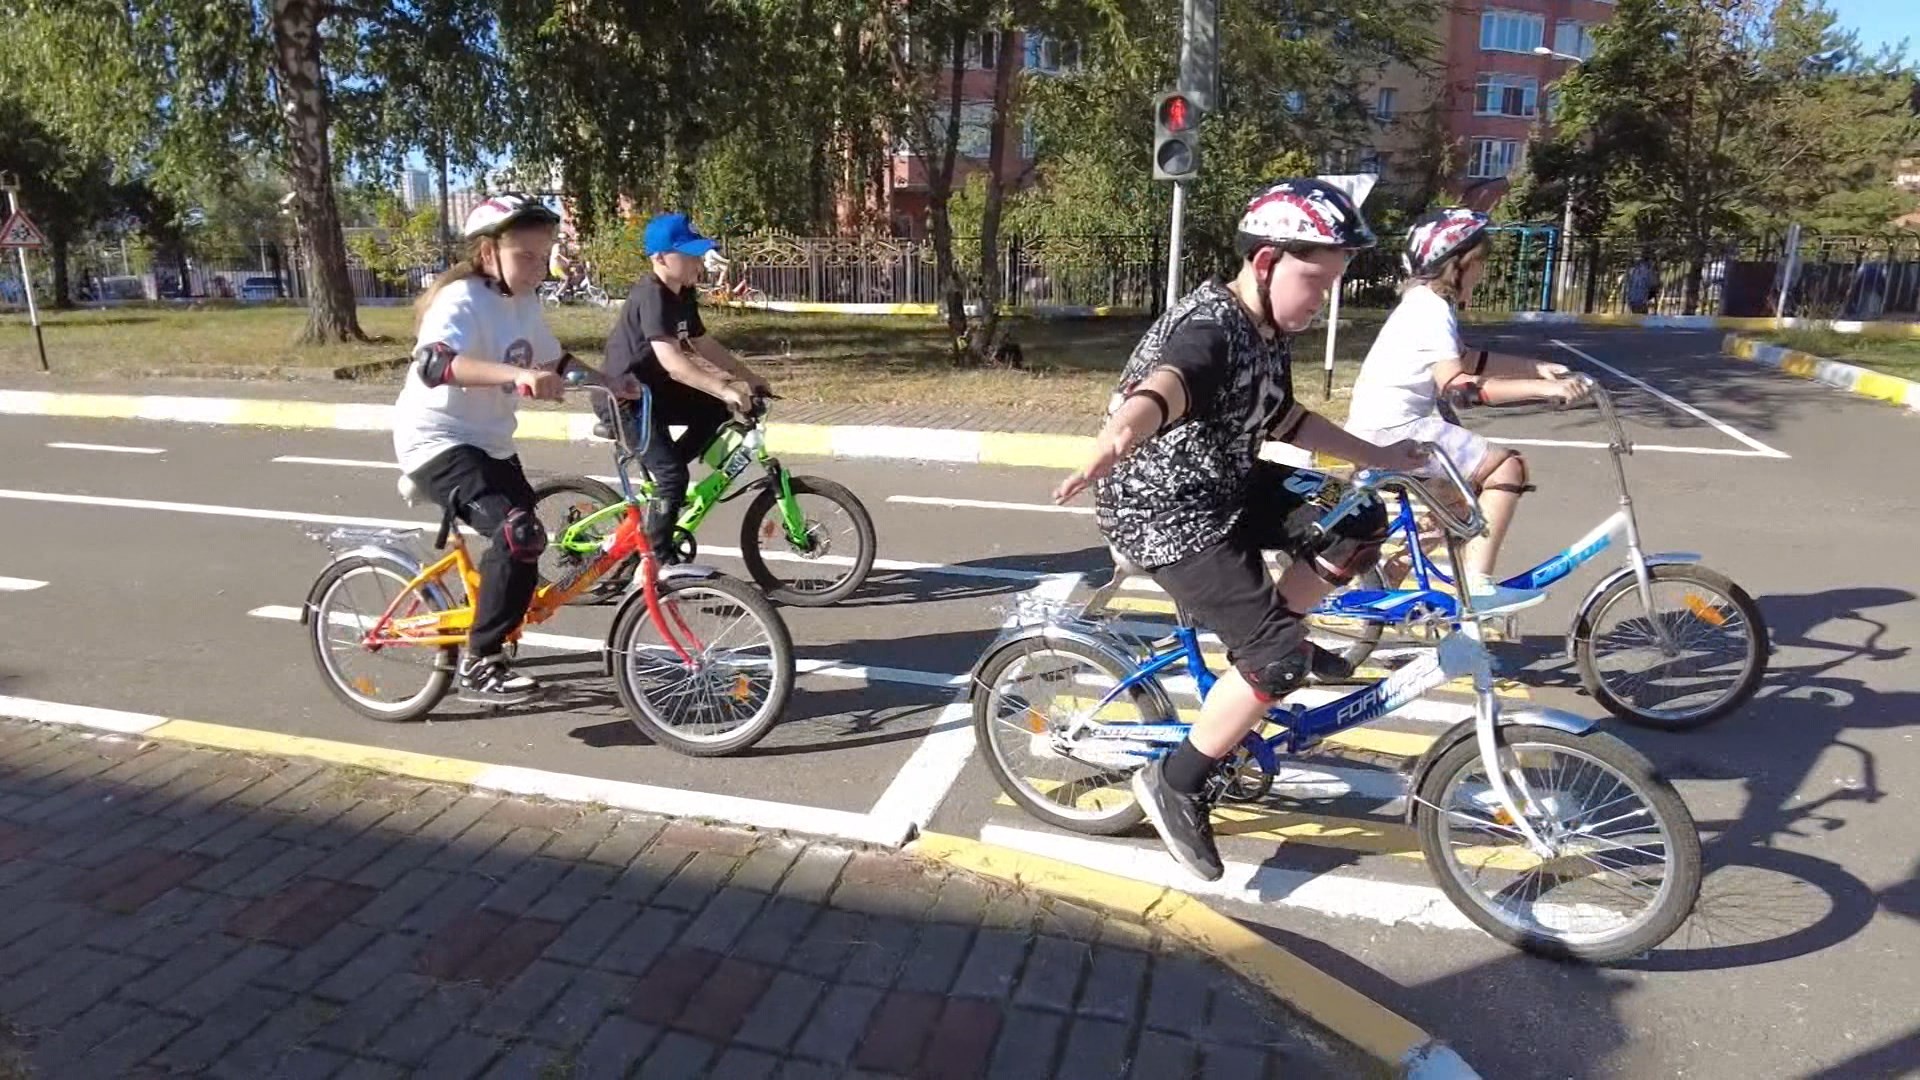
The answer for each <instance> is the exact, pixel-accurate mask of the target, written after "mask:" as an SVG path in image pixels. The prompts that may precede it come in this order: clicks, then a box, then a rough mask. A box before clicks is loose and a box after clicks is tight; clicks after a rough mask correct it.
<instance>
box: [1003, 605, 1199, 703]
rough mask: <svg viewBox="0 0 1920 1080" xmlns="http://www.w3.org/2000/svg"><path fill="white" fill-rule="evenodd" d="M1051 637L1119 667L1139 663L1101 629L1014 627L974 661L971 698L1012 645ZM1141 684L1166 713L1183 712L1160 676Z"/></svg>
mask: <svg viewBox="0 0 1920 1080" xmlns="http://www.w3.org/2000/svg"><path fill="white" fill-rule="evenodd" d="M1051 641H1071V642H1073V643H1074V644H1076V645H1082V646H1085V647H1086V648H1088V649H1091V650H1093V651H1094V652H1096V653H1098V654H1099V655H1100V656H1101V657H1102V658H1103V659H1105V660H1106V661H1107V662H1108V663H1110V664H1112V665H1113V666H1114V669H1115V670H1116V671H1132V670H1134V669H1135V668H1136V667H1138V666H1139V665H1138V664H1137V663H1136V662H1135V661H1134V659H1133V657H1132V656H1130V655H1128V654H1127V650H1125V649H1124V648H1121V647H1120V645H1119V644H1118V643H1116V642H1114V641H1112V640H1110V639H1108V638H1107V637H1106V636H1105V635H1102V634H1099V633H1095V632H1089V631H1088V630H1082V629H1078V628H1075V627H1068V626H1059V625H1046V626H1020V627H1014V628H1012V629H1009V630H1005V631H1002V632H1001V634H1000V636H999V637H997V638H995V639H994V641H993V643H992V644H990V645H988V646H987V647H986V649H985V650H983V651H982V652H981V653H980V659H979V660H976V661H975V662H974V665H973V670H971V671H969V672H967V697H968V700H972V699H973V698H974V697H975V696H976V695H977V694H978V693H979V692H980V690H981V688H982V685H983V684H982V683H981V681H980V676H981V675H982V673H984V672H985V671H986V669H987V668H988V667H989V666H990V665H992V664H993V662H994V661H995V660H997V659H999V657H1000V655H1001V654H1002V653H1005V652H1007V651H1008V650H1010V649H1017V648H1021V647H1022V646H1030V645H1033V644H1034V643H1036V642H1040V643H1045V642H1051ZM1139 686H1140V688H1141V690H1143V691H1144V692H1145V693H1146V694H1147V696H1148V698H1149V699H1150V700H1151V702H1152V704H1153V708H1154V710H1155V711H1156V712H1158V713H1160V714H1161V715H1162V716H1178V715H1179V713H1178V712H1177V711H1176V710H1175V709H1174V706H1173V699H1172V698H1171V697H1170V696H1168V694H1167V691H1166V688H1165V687H1164V686H1161V685H1160V680H1159V679H1148V680H1146V681H1144V682H1142V683H1140V684H1139Z"/></svg>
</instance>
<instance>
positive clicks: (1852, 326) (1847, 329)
mask: <svg viewBox="0 0 1920 1080" xmlns="http://www.w3.org/2000/svg"><path fill="white" fill-rule="evenodd" d="M1468 321H1470V322H1475V323H1481V322H1485V323H1520V324H1523V325H1533V326H1572V325H1579V326H1637V327H1641V328H1643V329H1648V330H1747V331H1767V330H1830V331H1832V332H1834V333H1836V334H1878V335H1883V336H1887V337H1913V338H1920V323H1907V322H1860V321H1856V320H1850V319H1769V318H1735V317H1731V316H1725V315H1580V314H1575V313H1572V312H1564V311H1517V312H1510V313H1507V314H1504V315H1500V316H1497V317H1489V318H1486V319H1484V320H1483V319H1476V318H1472V317H1469V320H1468Z"/></svg>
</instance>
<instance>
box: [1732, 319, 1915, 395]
mask: <svg viewBox="0 0 1920 1080" xmlns="http://www.w3.org/2000/svg"><path fill="white" fill-rule="evenodd" d="M1720 351H1722V352H1724V353H1726V354H1727V355H1728V356H1732V357H1735V358H1738V359H1741V360H1751V361H1753V362H1754V363H1756V364H1764V365H1766V366H1767V367H1770V368H1775V369H1777V370H1780V371H1784V372H1786V373H1787V374H1789V375H1797V376H1799V377H1800V378H1802V379H1811V380H1813V381H1814V382H1821V383H1825V384H1827V385H1828V386H1831V387H1833V388H1834V389H1836V390H1844V391H1846V392H1847V393H1849V394H1853V395H1855V396H1858V397H1864V398H1872V399H1874V400H1875V401H1884V402H1888V403H1889V404H1893V405H1904V406H1906V407H1907V408H1908V409H1911V410H1913V411H1915V412H1920V382H1914V381H1912V380H1910V379H1902V378H1899V377H1897V376H1893V375H1888V374H1885V373H1883V372H1878V371H1870V370H1868V369H1866V368H1863V367H1856V366H1854V365H1853V364H1843V363H1841V362H1840V361H1838V360H1828V359H1826V358H1824V357H1819V356H1815V355H1813V354H1812V353H1803V352H1800V351H1798V350H1795V349H1789V348H1787V347H1786V346H1784V345H1769V344H1767V343H1766V342H1764V341H1758V340H1755V339H1753V338H1747V337H1741V336H1740V335H1739V334H1728V335H1727V338H1726V340H1725V341H1723V342H1722V343H1721V345H1720Z"/></svg>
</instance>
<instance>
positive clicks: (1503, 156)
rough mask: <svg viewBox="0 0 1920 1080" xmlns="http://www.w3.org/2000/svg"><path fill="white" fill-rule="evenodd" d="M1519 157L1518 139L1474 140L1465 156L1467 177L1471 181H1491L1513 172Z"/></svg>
mask: <svg viewBox="0 0 1920 1080" xmlns="http://www.w3.org/2000/svg"><path fill="white" fill-rule="evenodd" d="M1519 157H1520V140H1518V139H1475V140H1473V149H1472V152H1471V153H1469V154H1468V155H1467V176H1468V178H1470V179H1473V180H1493V179H1497V178H1499V177H1502V176H1505V175H1507V174H1508V173H1511V172H1512V171H1513V167H1514V165H1515V164H1517V163H1518V161H1519Z"/></svg>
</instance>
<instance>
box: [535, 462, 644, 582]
mask: <svg viewBox="0 0 1920 1080" xmlns="http://www.w3.org/2000/svg"><path fill="white" fill-rule="evenodd" d="M620 501H621V499H620V493H619V492H617V491H615V490H613V489H612V488H610V487H608V486H607V485H605V484H603V483H601V482H600V481H598V480H595V479H593V478H592V477H588V476H557V477H554V478H552V479H549V480H542V481H541V482H540V483H539V484H537V485H535V486H534V489H533V516H534V517H536V518H538V519H539V520H540V524H541V525H542V526H543V527H544V528H545V529H546V530H547V550H545V551H543V552H541V553H540V584H541V586H542V587H545V586H547V585H551V584H552V583H554V582H556V581H564V580H566V578H567V577H568V576H569V575H571V574H574V573H576V572H578V571H579V570H580V569H581V568H582V567H584V566H586V565H587V564H588V563H590V562H592V561H593V560H594V559H597V558H599V557H600V544H601V543H602V542H603V541H604V540H606V538H607V537H609V536H612V535H613V532H614V530H615V529H617V528H619V527H620V519H619V518H617V517H611V516H609V517H608V518H607V519H605V520H604V521H599V522H595V523H594V524H592V525H590V526H588V527H586V528H584V529H579V530H575V531H574V533H573V535H571V536H569V535H568V530H569V529H572V528H573V526H574V525H575V524H577V523H578V522H580V521H583V520H585V519H586V518H588V517H590V516H592V515H593V514H595V513H597V512H598V511H600V510H602V509H604V508H606V507H608V506H612V505H613V504H614V503H617V502H620ZM637 565H639V559H638V557H635V558H632V559H628V560H627V561H626V562H624V563H622V564H621V565H620V566H619V568H618V569H615V570H613V571H612V572H610V573H608V574H607V576H606V577H603V578H601V579H600V580H599V581H597V582H595V583H594V586H593V588H591V589H587V590H585V591H583V592H581V593H580V595H578V596H576V597H574V598H573V599H572V600H569V601H567V602H568V603H569V604H599V603H605V602H606V601H608V600H611V599H613V598H614V597H616V596H619V595H620V594H621V593H624V592H626V591H627V586H628V585H630V584H631V583H632V582H633V571H634V567H635V566H637Z"/></svg>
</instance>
